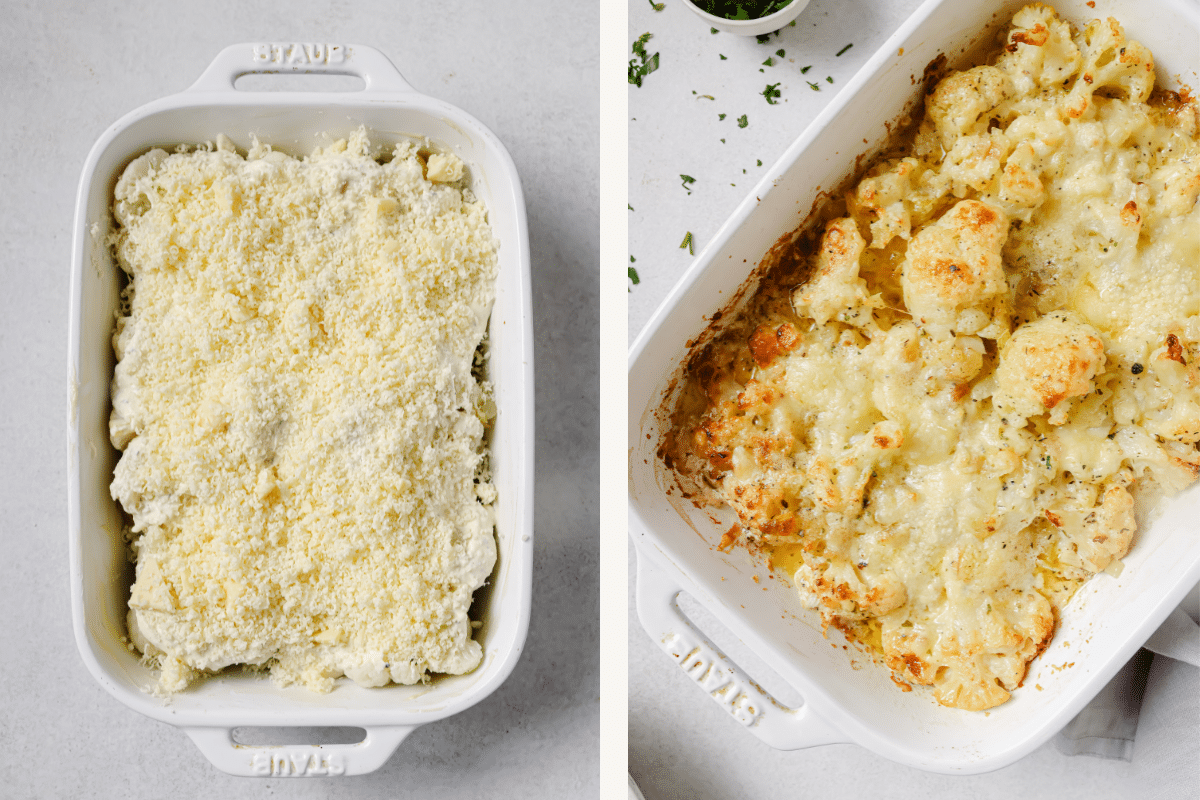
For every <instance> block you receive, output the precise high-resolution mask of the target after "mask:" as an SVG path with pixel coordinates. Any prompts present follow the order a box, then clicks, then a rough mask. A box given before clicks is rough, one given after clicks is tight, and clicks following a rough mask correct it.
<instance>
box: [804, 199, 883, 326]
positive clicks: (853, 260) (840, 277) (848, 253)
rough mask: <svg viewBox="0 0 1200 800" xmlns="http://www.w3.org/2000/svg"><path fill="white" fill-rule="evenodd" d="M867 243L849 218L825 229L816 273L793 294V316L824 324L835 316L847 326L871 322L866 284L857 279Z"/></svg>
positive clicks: (842, 219)
mask: <svg viewBox="0 0 1200 800" xmlns="http://www.w3.org/2000/svg"><path fill="white" fill-rule="evenodd" d="M866 247H867V243H866V242H865V241H864V240H863V238H862V235H861V234H859V232H858V226H857V225H856V224H855V223H854V220H852V219H850V218H849V217H843V218H841V219H835V220H833V221H832V222H830V223H829V224H828V225H827V226H825V235H824V236H823V237H821V252H820V254H818V256H817V268H816V273H815V274H814V275H813V277H812V279H811V280H809V281H808V282H807V283H805V284H804V285H803V286H801V287H800V288H799V289H797V290H796V292H795V294H793V295H792V304H793V306H794V307H795V309H796V313H797V314H799V315H800V316H804V317H812V318H813V319H814V320H816V322H817V324H818V325H824V324H825V323H826V322H828V321H829V320H831V319H833V317H834V316H837V317H838V319H840V320H842V321H843V322H847V323H850V324H859V323H865V322H867V321H868V320H869V319H870V309H869V308H866V307H865V306H866V304H867V301H868V294H867V283H866V281H864V280H863V279H862V278H860V277H858V259H859V257H860V256H861V255H862V253H863V250H865V249H866Z"/></svg>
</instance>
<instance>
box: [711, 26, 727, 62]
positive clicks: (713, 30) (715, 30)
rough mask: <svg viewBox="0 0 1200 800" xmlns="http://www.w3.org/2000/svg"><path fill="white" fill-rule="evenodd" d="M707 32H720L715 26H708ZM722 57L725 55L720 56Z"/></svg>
mask: <svg viewBox="0 0 1200 800" xmlns="http://www.w3.org/2000/svg"><path fill="white" fill-rule="evenodd" d="M708 32H709V33H720V31H719V30H717V29H716V28H709V29H708ZM724 57H725V56H721V58H724Z"/></svg>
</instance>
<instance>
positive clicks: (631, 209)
mask: <svg viewBox="0 0 1200 800" xmlns="http://www.w3.org/2000/svg"><path fill="white" fill-rule="evenodd" d="M625 205H627V206H629V210H630V211H633V206H630V205H629V203H626V204H625Z"/></svg>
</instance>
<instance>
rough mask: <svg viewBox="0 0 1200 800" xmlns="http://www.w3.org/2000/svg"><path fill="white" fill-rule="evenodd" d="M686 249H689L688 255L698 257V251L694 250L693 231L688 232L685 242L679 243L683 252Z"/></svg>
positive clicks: (684, 238)
mask: <svg viewBox="0 0 1200 800" xmlns="http://www.w3.org/2000/svg"><path fill="white" fill-rule="evenodd" d="M684 248H687V251H688V255H693V256H694V255H696V251H695V250H693V249H692V232H691V231H688V232H687V235H686V236H684V237H683V241H682V242H680V243H679V249H680V250H682V249H684Z"/></svg>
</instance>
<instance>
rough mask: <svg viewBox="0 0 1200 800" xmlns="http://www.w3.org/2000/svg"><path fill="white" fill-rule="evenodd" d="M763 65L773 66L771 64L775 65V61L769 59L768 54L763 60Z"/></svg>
mask: <svg viewBox="0 0 1200 800" xmlns="http://www.w3.org/2000/svg"><path fill="white" fill-rule="evenodd" d="M763 66H764V67H773V66H775V62H774V61H773V60H772V59H771V57H770V56H767V60H766V61H764V62H763Z"/></svg>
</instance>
